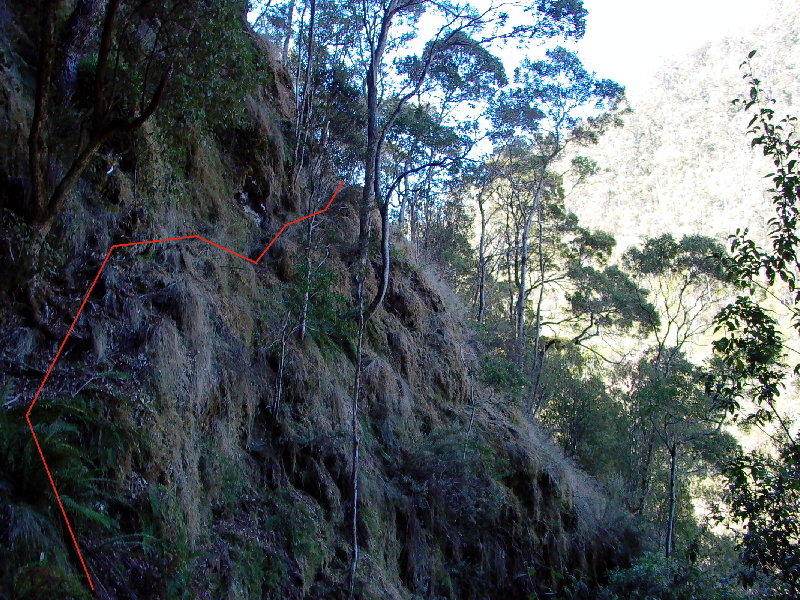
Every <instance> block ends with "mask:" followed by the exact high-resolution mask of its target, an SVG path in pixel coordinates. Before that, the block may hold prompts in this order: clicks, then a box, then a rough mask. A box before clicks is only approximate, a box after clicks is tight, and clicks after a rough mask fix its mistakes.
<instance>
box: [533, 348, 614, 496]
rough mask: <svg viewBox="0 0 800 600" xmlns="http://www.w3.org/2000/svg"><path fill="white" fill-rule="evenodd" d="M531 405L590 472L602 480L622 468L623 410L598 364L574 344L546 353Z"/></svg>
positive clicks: (562, 444) (571, 454)
mask: <svg viewBox="0 0 800 600" xmlns="http://www.w3.org/2000/svg"><path fill="white" fill-rule="evenodd" d="M534 409H535V410H537V409H538V412H539V419H540V420H541V422H542V424H543V425H544V426H545V427H547V428H548V429H550V430H551V431H552V432H553V434H554V436H555V438H556V440H557V441H558V442H559V444H560V445H561V446H562V448H564V450H565V451H566V452H567V454H569V455H570V456H573V457H575V458H576V459H577V460H578V462H579V463H580V465H581V466H582V467H583V468H584V469H586V470H587V471H588V472H589V473H590V474H592V475H594V476H595V477H598V478H600V479H601V480H604V481H608V480H609V479H611V478H613V476H614V475H616V474H618V473H619V472H621V471H622V470H623V466H624V463H625V458H626V454H627V453H628V451H629V449H628V447H627V444H626V443H625V439H626V437H627V433H628V431H627V430H628V428H629V427H630V423H629V420H628V416H627V415H626V414H625V412H624V411H623V409H622V406H621V405H620V403H619V402H617V401H616V400H615V399H614V398H613V397H612V396H611V395H610V394H609V393H608V391H607V384H606V382H605V381H604V380H603V378H602V371H601V370H600V369H599V365H598V364H597V363H596V362H594V361H592V360H591V359H590V358H588V357H586V356H585V355H583V354H582V353H581V352H580V351H579V349H578V348H577V347H574V346H570V347H567V348H566V349H563V350H561V351H558V352H557V351H551V352H549V353H548V356H547V358H546V360H545V362H544V365H543V367H542V373H541V377H540V380H539V398H538V399H537V406H536V407H534Z"/></svg>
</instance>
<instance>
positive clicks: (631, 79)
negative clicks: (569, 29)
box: [576, 0, 773, 93]
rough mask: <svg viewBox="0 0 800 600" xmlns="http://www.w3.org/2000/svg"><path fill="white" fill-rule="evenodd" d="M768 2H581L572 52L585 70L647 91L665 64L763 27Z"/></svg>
mask: <svg viewBox="0 0 800 600" xmlns="http://www.w3.org/2000/svg"><path fill="white" fill-rule="evenodd" d="M771 6H773V1H772V0H584V7H585V8H586V10H588V11H589V15H588V17H587V20H586V35H585V36H584V38H583V39H582V40H581V41H580V42H578V43H577V45H576V48H577V50H578V54H579V56H580V57H581V60H582V61H583V63H584V65H586V67H587V68H588V69H589V70H591V71H595V72H596V73H597V74H598V75H599V76H600V77H607V78H609V79H613V80H615V81H617V82H618V83H620V84H621V85H624V86H625V87H627V88H628V90H629V91H630V92H632V93H635V92H636V91H638V90H640V89H641V88H643V87H646V86H647V83H648V82H649V79H650V77H651V76H652V75H654V74H655V73H656V71H658V68H659V66H660V65H661V64H662V63H663V62H664V60H667V59H671V58H679V57H681V56H682V55H684V54H687V53H689V52H691V51H692V50H694V49H695V48H698V47H700V46H702V45H703V44H705V43H706V42H711V41H714V40H718V39H721V38H723V37H726V36H734V35H739V34H743V33H747V32H748V31H749V30H752V29H754V28H755V27H757V26H759V25H762V24H764V22H765V21H766V19H767V18H768V17H769V15H770V14H771V11H770V10H768V8H769V7H771Z"/></svg>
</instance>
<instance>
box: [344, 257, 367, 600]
mask: <svg viewBox="0 0 800 600" xmlns="http://www.w3.org/2000/svg"><path fill="white" fill-rule="evenodd" d="M361 266H362V274H361V275H360V276H359V280H358V284H357V287H358V345H357V350H356V373H355V382H354V385H353V401H352V403H351V407H350V408H351V413H350V419H351V426H352V428H351V436H352V437H351V441H352V456H351V459H352V461H353V487H352V495H353V502H352V504H351V506H350V508H351V517H352V518H351V522H350V526H351V529H352V545H353V548H352V554H351V558H350V574H349V582H348V596H347V597H348V599H349V600H352V598H353V594H354V591H355V584H356V569H357V568H358V553H359V546H358V476H359V466H360V465H359V446H360V444H361V438H360V434H359V427H358V403H359V401H360V399H361V371H362V360H363V351H364V325H365V322H366V321H365V319H364V281H363V274H364V273H365V272H366V265H365V264H362V265H361Z"/></svg>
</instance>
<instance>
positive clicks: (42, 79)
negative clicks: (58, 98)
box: [28, 0, 61, 222]
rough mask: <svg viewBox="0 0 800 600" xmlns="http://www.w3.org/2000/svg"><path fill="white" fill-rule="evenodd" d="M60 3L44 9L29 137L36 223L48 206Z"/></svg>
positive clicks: (50, 1)
mask: <svg viewBox="0 0 800 600" xmlns="http://www.w3.org/2000/svg"><path fill="white" fill-rule="evenodd" d="M60 4H61V2H60V1H59V0H47V1H46V2H44V3H43V4H42V7H41V19H40V28H41V31H40V35H39V64H38V71H39V72H38V76H37V78H36V98H35V101H34V105H33V120H32V121H31V130H30V135H29V136H28V169H29V172H30V178H31V207H30V211H29V214H30V216H31V217H32V220H33V221H34V222H37V221H40V220H41V219H43V218H44V211H45V208H46V205H47V195H48V194H47V183H46V181H45V171H46V167H45V159H46V158H47V144H46V139H45V130H46V129H47V124H48V120H49V116H50V115H49V108H50V81H51V79H52V76H53V64H54V61H55V53H56V34H55V26H56V25H55V20H56V9H57V8H58V6H59V5H60Z"/></svg>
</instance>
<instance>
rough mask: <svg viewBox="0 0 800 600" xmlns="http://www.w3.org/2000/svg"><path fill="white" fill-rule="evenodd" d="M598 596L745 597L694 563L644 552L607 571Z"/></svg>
mask: <svg viewBox="0 0 800 600" xmlns="http://www.w3.org/2000/svg"><path fill="white" fill-rule="evenodd" d="M598 597H599V598H601V599H602V600H739V599H744V598H745V597H746V595H745V593H744V592H743V590H741V589H737V588H736V587H735V586H732V585H731V582H730V581H726V580H719V579H717V577H715V575H714V574H713V573H709V572H706V571H704V570H703V569H702V568H700V567H699V566H697V565H696V564H692V563H687V562H684V561H682V560H677V559H665V558H664V556H663V555H661V554H655V553H646V554H644V555H642V556H641V557H640V558H639V559H638V560H637V561H636V562H635V563H634V564H633V565H632V566H630V567H629V568H627V569H616V570H614V571H613V572H612V573H611V577H610V580H609V583H608V585H607V586H606V587H605V588H603V589H602V590H601V591H600V593H599V595H598Z"/></svg>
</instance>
